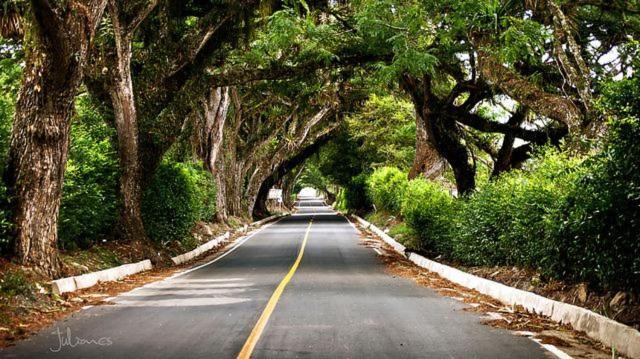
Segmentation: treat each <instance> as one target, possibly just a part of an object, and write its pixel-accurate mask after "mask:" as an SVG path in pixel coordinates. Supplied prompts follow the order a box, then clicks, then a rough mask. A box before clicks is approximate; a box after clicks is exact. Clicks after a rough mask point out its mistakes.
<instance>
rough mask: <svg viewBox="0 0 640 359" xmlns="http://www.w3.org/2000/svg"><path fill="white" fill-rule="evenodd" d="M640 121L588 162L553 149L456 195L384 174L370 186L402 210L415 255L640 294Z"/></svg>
mask: <svg viewBox="0 0 640 359" xmlns="http://www.w3.org/2000/svg"><path fill="white" fill-rule="evenodd" d="M638 138H640V121H638V120H637V119H627V120H622V121H616V122H613V123H611V125H610V131H609V135H608V139H607V140H606V141H605V142H604V145H603V148H602V149H601V151H600V152H599V153H598V154H596V155H592V156H590V157H588V158H586V159H584V158H583V159H581V158H575V157H571V156H570V155H568V154H565V153H561V152H558V151H557V150H548V151H546V152H545V153H542V154H540V155H539V156H538V157H537V158H536V159H534V160H533V161H532V162H531V163H529V167H528V168H527V170H526V171H525V170H516V171H512V172H510V173H507V174H504V175H503V176H501V177H500V178H498V179H497V180H494V181H492V182H489V183H487V184H486V185H484V186H483V187H482V188H481V189H480V190H479V191H478V192H476V193H474V194H473V195H472V196H470V197H468V198H461V199H455V198H453V197H452V196H451V195H450V194H449V192H448V190H447V189H446V188H444V187H442V186H441V185H440V184H437V183H435V182H429V181H426V180H423V179H417V180H413V181H410V182H407V181H406V180H404V182H403V179H404V178H406V176H405V175H404V173H402V172H401V171H399V170H398V169H393V168H382V169H379V170H377V171H375V172H374V173H373V174H372V175H371V177H370V179H369V180H368V181H367V184H368V187H369V188H368V193H370V195H371V197H372V200H373V203H374V204H375V205H376V207H377V208H378V209H382V210H384V211H388V212H390V213H393V214H396V215H398V214H401V215H402V217H403V218H404V221H405V223H406V224H407V226H408V227H409V228H410V229H411V231H412V232H413V233H414V234H415V236H416V237H417V239H418V241H417V243H413V242H410V243H405V245H407V246H408V247H409V248H410V249H413V250H418V251H422V252H426V253H428V254H431V255H443V256H445V257H448V258H449V259H452V260H456V261H460V262H462V263H464V264H468V265H483V266H493V265H515V266H520V267H528V268H534V269H537V270H539V271H540V272H541V273H543V274H544V275H546V276H550V277H555V278H559V279H562V280H566V281H573V282H588V283H590V284H591V285H592V286H593V287H595V288H600V289H607V290H632V291H636V292H640V241H639V240H638V234H639V233H640V146H637V144H636V142H637V139H638Z"/></svg>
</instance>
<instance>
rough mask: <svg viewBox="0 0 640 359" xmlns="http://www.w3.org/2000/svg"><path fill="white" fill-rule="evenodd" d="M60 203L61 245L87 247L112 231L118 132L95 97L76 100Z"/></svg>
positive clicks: (115, 206) (59, 231)
mask: <svg viewBox="0 0 640 359" xmlns="http://www.w3.org/2000/svg"><path fill="white" fill-rule="evenodd" d="M76 108H77V110H78V115H77V117H76V118H75V120H74V122H73V125H72V128H71V144H70V147H69V160H68V162H67V167H66V171H65V175H64V187H63V192H62V199H61V203H60V220H59V224H58V225H59V227H58V233H59V243H58V244H59V246H60V247H61V248H64V249H75V248H77V247H81V248H87V247H89V246H90V245H91V244H92V243H95V242H96V241H98V240H99V239H104V238H106V237H107V236H109V235H110V234H111V232H112V228H113V226H114V224H115V222H116V219H117V205H116V204H117V195H116V193H117V186H118V175H119V170H118V158H117V152H116V148H115V146H114V142H115V140H114V138H115V131H114V129H113V128H112V127H110V126H109V125H108V124H107V123H106V121H105V119H104V117H103V116H102V115H101V114H100V112H99V111H98V109H97V108H96V107H95V105H94V104H93V103H92V102H91V99H90V98H88V97H86V96H82V97H80V98H79V99H78V101H77V103H76Z"/></svg>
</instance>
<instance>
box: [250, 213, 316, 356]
mask: <svg viewBox="0 0 640 359" xmlns="http://www.w3.org/2000/svg"><path fill="white" fill-rule="evenodd" d="M312 224H313V219H311V220H309V226H307V231H306V232H305V234H304V239H303V240H302V246H300V252H298V258H296V261H295V262H294V263H293V265H292V266H291V269H289V273H287V275H286V276H285V277H284V278H283V279H282V281H281V282H280V284H278V287H277V288H276V290H275V291H274V292H273V294H272V295H271V298H270V299H269V302H268V303H267V306H266V307H265V308H264V311H263V312H262V315H260V319H258V322H257V323H256V325H255V326H254V327H253V330H252V331H251V334H249V338H247V341H246V342H245V343H244V346H243V347H242V350H240V353H239V354H238V359H249V358H250V357H251V354H252V353H253V349H254V348H255V347H256V344H258V340H260V336H261V335H262V332H263V331H264V328H265V327H266V326H267V322H268V321H269V318H270V317H271V314H272V313H273V310H274V309H275V308H276V305H277V304H278V300H280V296H281V295H282V292H284V289H285V288H286V287H287V284H289V281H291V278H292V277H293V275H294V274H295V272H296V270H297V269H298V266H299V265H300V262H301V261H302V256H303V255H304V248H305V247H306V245H307V240H308V239H309V232H310V231H311V225H312Z"/></svg>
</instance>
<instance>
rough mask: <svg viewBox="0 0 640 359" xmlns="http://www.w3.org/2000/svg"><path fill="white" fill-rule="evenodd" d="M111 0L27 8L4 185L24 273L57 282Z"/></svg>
mask: <svg viewBox="0 0 640 359" xmlns="http://www.w3.org/2000/svg"><path fill="white" fill-rule="evenodd" d="M105 6H106V0H85V1H41V0H32V1H30V6H29V13H28V16H27V17H26V18H27V19H29V25H28V26H29V31H26V34H27V35H26V36H27V38H26V39H25V41H24V43H25V50H26V58H25V69H24V73H23V80H22V86H21V89H20V95H19V99H18V102H17V106H16V114H15V118H14V123H13V130H12V133H11V146H10V150H9V160H8V165H7V170H6V171H5V182H6V184H7V188H8V191H9V195H10V197H11V200H12V203H11V208H12V212H13V222H14V224H15V233H14V237H15V252H16V258H17V260H18V261H19V262H20V263H21V264H23V265H30V266H33V267H34V268H35V269H37V270H38V271H40V272H42V273H43V274H46V275H49V276H57V275H58V274H59V273H60V266H59V262H58V258H57V251H56V242H57V224H58V213H59V205H60V197H61V193H62V181H63V176H64V167H65V163H66V160H67V151H68V146H69V131H70V119H71V116H72V114H73V106H74V100H75V96H76V91H77V89H78V87H79V86H80V83H81V81H82V75H83V70H84V66H85V63H86V61H87V54H88V53H89V45H90V43H91V41H92V39H93V36H94V34H95V30H96V27H97V25H98V22H99V20H100V18H101V17H102V13H103V11H104V8H105Z"/></svg>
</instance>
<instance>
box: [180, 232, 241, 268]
mask: <svg viewBox="0 0 640 359" xmlns="http://www.w3.org/2000/svg"><path fill="white" fill-rule="evenodd" d="M230 236H231V233H230V232H225V234H223V235H221V236H218V237H216V238H214V239H212V240H210V241H209V242H207V243H205V244H203V245H201V246H198V247H196V249H194V250H191V251H189V252H187V253H183V254H180V255H178V256H175V257H172V258H171V261H172V262H173V264H175V265H178V264H182V263H184V262H188V261H190V260H192V259H194V258H196V257H198V256H199V255H201V254H202V253H205V252H208V251H210V250H211V249H213V248H214V247H216V246H217V245H219V244H221V243H223V242H226V241H227V240H228V239H229V237H230Z"/></svg>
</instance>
